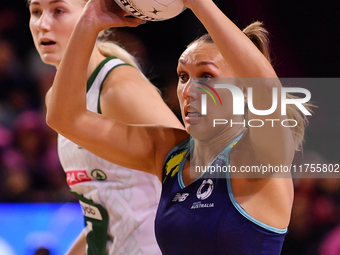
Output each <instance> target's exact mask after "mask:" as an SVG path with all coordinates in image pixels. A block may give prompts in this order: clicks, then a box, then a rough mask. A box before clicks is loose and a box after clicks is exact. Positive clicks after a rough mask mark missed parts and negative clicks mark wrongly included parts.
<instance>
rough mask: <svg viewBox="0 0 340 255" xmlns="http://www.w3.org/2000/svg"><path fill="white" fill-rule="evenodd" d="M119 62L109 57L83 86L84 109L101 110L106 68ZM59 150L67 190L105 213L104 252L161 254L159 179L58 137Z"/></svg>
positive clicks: (88, 210) (87, 207)
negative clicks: (157, 234) (157, 218)
mask: <svg viewBox="0 0 340 255" xmlns="http://www.w3.org/2000/svg"><path fill="white" fill-rule="evenodd" d="M124 64H125V63H124V62H122V61H121V60H119V59H116V58H108V59H106V60H105V61H103V62H102V63H101V64H100V65H99V66H98V67H97V69H96V70H95V71H94V72H93V74H92V76H91V77H90V79H89V80H88V84H87V98H86V103H87V109H88V110H90V111H93V112H98V113H101V112H100V104H99V98H100V92H101V88H102V85H103V82H104V80H105V78H106V77H107V75H108V74H109V73H110V71H111V70H113V69H114V68H116V67H118V66H119V65H124ZM58 152H59V158H60V161H61V164H62V166H63V168H64V171H65V172H66V175H67V183H68V184H69V186H70V188H71V190H72V191H73V192H76V193H77V194H80V195H83V196H84V197H85V200H86V199H89V200H91V201H93V202H94V203H97V204H100V205H102V206H103V207H104V208H105V209H106V211H107V213H108V216H109V217H108V218H109V219H108V227H107V231H108V240H105V242H106V253H107V254H110V255H113V254H122V255H123V254H124V255H126V254H148V255H149V254H150V255H154V254H160V251H159V248H158V245H157V243H156V240H155V235H154V218H155V213H156V209H157V205H158V201H159V196H160V192H161V184H160V183H159V180H158V178H157V177H156V176H154V175H151V174H147V173H143V172H140V171H137V170H132V169H128V168H124V167H121V166H118V165H115V164H112V163H110V162H108V161H105V160H103V159H101V158H99V157H97V156H95V155H94V154H92V153H90V152H88V151H86V150H84V149H83V148H81V147H79V146H78V145H76V144H74V143H73V142H71V141H70V140H68V139H66V138H65V137H63V136H61V135H59V137H58ZM85 200H83V202H81V205H82V207H83V209H84V214H85V216H86V217H87V218H85V219H88V220H91V219H93V218H95V216H94V214H95V213H94V212H95V211H96V209H95V208H94V207H93V206H92V205H91V203H87V202H86V201H85ZM91 212H92V215H91ZM91 217H92V218H91ZM90 218H91V219H90ZM94 220H97V219H94ZM85 221H86V220H85ZM86 224H87V225H86V227H87V228H88V229H89V231H92V230H91V229H94V227H92V223H91V226H88V224H90V223H87V221H86Z"/></svg>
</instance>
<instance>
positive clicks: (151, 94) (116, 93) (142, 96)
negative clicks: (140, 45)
mask: <svg viewBox="0 0 340 255" xmlns="http://www.w3.org/2000/svg"><path fill="white" fill-rule="evenodd" d="M100 107H101V110H102V114H103V115H106V116H109V117H112V118H114V119H116V120H119V121H122V122H124V123H129V124H159V125H165V126H171V127H176V128H183V126H182V124H181V123H180V121H179V120H178V118H177V117H176V116H175V114H174V113H173V112H172V111H171V110H170V108H169V107H168V106H167V105H166V104H165V102H164V101H163V99H162V97H161V96H160V94H159V93H158V91H157V89H156V88H155V87H154V86H153V85H152V84H151V83H150V82H149V81H148V80H147V79H146V78H145V77H144V76H143V75H142V74H141V73H140V72H139V71H138V70H137V69H136V68H135V67H131V66H125V65H124V66H119V67H117V68H115V69H114V70H113V71H112V72H111V73H110V75H109V76H108V77H107V79H106V81H105V82H104V85H103V88H102V91H101V96H100Z"/></svg>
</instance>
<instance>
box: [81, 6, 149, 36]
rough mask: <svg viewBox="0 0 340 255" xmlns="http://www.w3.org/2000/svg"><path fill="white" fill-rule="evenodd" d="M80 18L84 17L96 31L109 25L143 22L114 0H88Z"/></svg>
mask: <svg viewBox="0 0 340 255" xmlns="http://www.w3.org/2000/svg"><path fill="white" fill-rule="evenodd" d="M81 18H83V19H86V20H87V21H88V22H89V24H91V27H92V28H93V29H98V32H99V31H101V30H104V29H106V28H110V27H136V26H138V25H140V24H141V23H144V22H143V20H141V19H138V18H134V17H132V16H131V14H129V13H128V12H126V11H124V10H123V9H122V8H120V7H119V6H118V5H117V3H116V2H115V1H114V0H90V1H88V2H87V4H86V6H85V8H84V12H83V15H82V17H81Z"/></svg>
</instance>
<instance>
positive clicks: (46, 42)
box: [40, 38, 56, 48]
mask: <svg viewBox="0 0 340 255" xmlns="http://www.w3.org/2000/svg"><path fill="white" fill-rule="evenodd" d="M55 44H56V42H55V41H53V40H50V39H47V38H43V39H41V40H40V45H41V46H42V47H44V48H46V47H47V48H48V47H52V46H54V45H55Z"/></svg>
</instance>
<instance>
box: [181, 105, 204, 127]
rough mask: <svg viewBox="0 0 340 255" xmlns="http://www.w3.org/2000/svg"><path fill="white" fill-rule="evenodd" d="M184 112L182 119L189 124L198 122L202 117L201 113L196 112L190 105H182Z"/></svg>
mask: <svg viewBox="0 0 340 255" xmlns="http://www.w3.org/2000/svg"><path fill="white" fill-rule="evenodd" d="M184 114H185V118H184V121H185V122H187V123H189V124H195V123H198V122H199V121H200V120H201V118H202V114H201V113H200V112H198V111H197V110H196V109H195V108H193V107H190V106H185V107H184Z"/></svg>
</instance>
